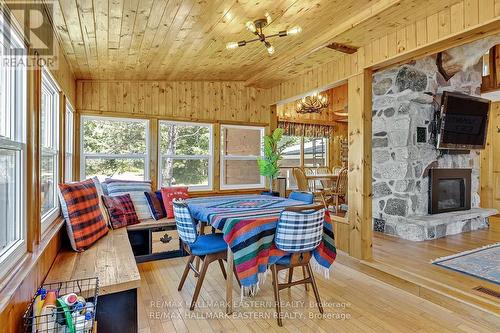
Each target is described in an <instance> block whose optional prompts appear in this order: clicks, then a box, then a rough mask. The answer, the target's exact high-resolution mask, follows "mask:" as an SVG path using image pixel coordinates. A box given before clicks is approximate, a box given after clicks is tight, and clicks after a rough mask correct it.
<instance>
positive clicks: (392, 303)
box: [138, 258, 500, 333]
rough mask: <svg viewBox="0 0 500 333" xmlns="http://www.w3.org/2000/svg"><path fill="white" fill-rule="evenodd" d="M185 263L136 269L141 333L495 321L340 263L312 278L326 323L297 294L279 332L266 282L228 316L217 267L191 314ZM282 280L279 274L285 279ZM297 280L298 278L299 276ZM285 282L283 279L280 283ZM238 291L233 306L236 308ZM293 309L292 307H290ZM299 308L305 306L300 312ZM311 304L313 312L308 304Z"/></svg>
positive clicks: (285, 296) (376, 328) (391, 328)
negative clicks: (466, 313) (182, 278)
mask: <svg viewBox="0 0 500 333" xmlns="http://www.w3.org/2000/svg"><path fill="white" fill-rule="evenodd" d="M185 260H186V258H176V259H169V260H161V261H155V262H148V263H143V264H139V265H138V266H139V270H140V274H141V278H142V280H141V287H140V288H139V297H138V302H139V305H138V308H139V328H140V330H139V331H140V332H141V333H149V332H155V333H157V332H164V333H167V332H315V333H318V332H349V333H351V332H439V333H442V332H495V331H498V328H499V327H500V319H498V321H497V320H493V321H492V320H484V319H483V318H480V317H477V318H475V317H472V318H471V317H466V316H464V315H463V313H460V312H454V311H450V310H448V309H445V308H442V307H440V306H438V305H436V304H434V303H431V302H429V301H426V300H424V299H422V298H419V297H417V296H414V295H412V294H410V293H407V292H405V291H402V290H400V289H397V288H395V287H393V286H390V285H388V284H385V283H383V282H380V281H378V280H376V279H374V278H372V277H369V276H368V275H365V274H363V273H360V272H358V271H356V270H354V269H351V268H349V267H347V266H345V265H342V264H340V263H338V262H337V263H335V264H334V268H333V271H332V273H331V276H330V279H325V278H323V277H320V276H319V274H316V278H317V282H318V288H319V291H320V294H321V298H322V302H323V303H324V309H325V318H316V317H315V316H319V311H318V309H317V307H316V306H315V304H314V295H313V294H312V290H311V288H309V291H308V292H307V291H305V290H304V288H303V287H302V286H297V287H293V288H292V289H291V290H288V291H282V293H281V296H282V302H285V303H287V304H284V306H283V312H284V313H285V315H287V316H286V317H285V318H284V319H283V325H284V326H283V328H279V327H278V326H277V323H276V319H275V318H274V317H273V316H274V313H275V312H274V303H273V300H274V298H273V292H272V287H271V281H270V280H271V279H270V277H269V279H268V281H266V283H265V284H264V286H263V287H262V289H261V290H260V292H259V294H258V295H257V297H255V298H253V299H245V300H244V302H243V303H241V304H237V305H236V306H235V312H234V314H233V315H232V316H229V317H226V316H225V312H224V310H225V308H224V297H225V296H224V295H225V292H224V286H225V284H224V280H223V278H222V274H221V272H220V270H219V268H218V267H217V265H215V266H214V267H210V270H209V272H208V274H207V277H206V279H205V282H204V285H203V288H202V291H201V294H200V299H199V302H200V304H199V305H198V306H197V308H196V309H195V310H194V311H192V312H190V311H189V303H190V301H191V297H192V295H193V289H194V283H195V279H194V278H193V276H192V274H190V275H189V277H188V279H187V281H186V284H185V286H184V289H183V290H182V291H181V292H178V291H177V285H178V283H179V279H180V276H181V273H182V270H183V268H184V265H185ZM283 273H284V272H283ZM296 275H298V276H296V277H295V278H299V277H300V274H296ZM281 278H282V279H284V278H285V276H284V275H282V276H281ZM238 296H239V288H238V286H237V284H235V287H234V298H235V301H236V302H239V297H238ZM294 302H295V303H294ZM298 302H305V304H299V303H298ZM310 302H311V304H310Z"/></svg>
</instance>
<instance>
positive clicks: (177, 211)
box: [172, 199, 198, 244]
mask: <svg viewBox="0 0 500 333" xmlns="http://www.w3.org/2000/svg"><path fill="white" fill-rule="evenodd" d="M172 205H173V209H174V216H175V225H176V226H177V232H178V233H179V237H180V238H181V239H182V241H183V242H184V243H187V244H192V243H194V242H195V241H196V238H197V237H198V234H197V233H196V226H195V222H194V220H193V218H192V217H191V213H190V212H189V208H188V206H187V204H186V202H185V201H183V200H177V199H175V200H174V201H173V202H172Z"/></svg>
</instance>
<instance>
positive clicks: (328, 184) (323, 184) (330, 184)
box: [316, 167, 334, 189]
mask: <svg viewBox="0 0 500 333" xmlns="http://www.w3.org/2000/svg"><path fill="white" fill-rule="evenodd" d="M316 172H317V173H318V174H329V173H330V172H331V171H330V169H328V167H318V168H317V169H316ZM320 183H321V187H322V188H323V189H331V188H332V187H333V185H334V184H333V181H331V180H328V179H321V180H320Z"/></svg>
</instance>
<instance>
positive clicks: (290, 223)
mask: <svg viewBox="0 0 500 333" xmlns="http://www.w3.org/2000/svg"><path fill="white" fill-rule="evenodd" d="M324 219H325V207H324V206H323V205H315V206H300V207H287V208H286V209H285V210H284V211H283V212H282V213H281V215H280V219H279V221H278V225H277V227H276V235H275V238H274V242H275V244H276V247H277V248H278V249H280V250H282V251H285V252H288V253H289V255H287V256H285V257H282V258H280V259H279V260H278V261H277V262H276V263H275V264H273V265H271V272H272V276H273V289H274V298H275V301H276V311H277V312H278V316H277V320H278V325H279V326H282V325H283V324H282V321H281V303H280V295H279V292H280V290H281V289H286V288H290V287H293V286H296V285H300V284H304V285H305V286H307V285H308V284H311V285H312V289H313V291H314V297H315V298H316V303H317V305H318V308H319V312H320V313H323V307H322V306H321V300H320V297H319V292H318V287H317V285H316V280H315V279H314V275H313V272H312V269H311V264H310V259H311V256H312V252H313V251H314V250H315V249H316V248H317V247H318V246H319V245H320V244H321V240H322V238H323V221H324ZM294 267H302V270H303V273H304V278H303V279H301V280H297V281H292V279H293V268H294ZM284 269H288V270H289V274H288V282H287V283H279V281H278V272H279V271H280V270H284ZM306 273H307V274H306ZM306 290H307V288H306Z"/></svg>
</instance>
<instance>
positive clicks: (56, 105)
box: [40, 68, 61, 234]
mask: <svg viewBox="0 0 500 333" xmlns="http://www.w3.org/2000/svg"><path fill="white" fill-rule="evenodd" d="M44 89H45V90H46V91H47V92H48V93H49V94H51V95H52V96H51V98H52V111H51V112H52V114H51V116H52V119H51V128H50V131H49V132H50V135H51V140H50V141H51V142H50V147H44V145H43V136H44V133H43V132H42V127H41V123H40V137H41V141H40V150H41V152H40V153H41V154H40V162H41V160H42V159H43V156H44V155H50V156H52V159H53V162H54V167H55V170H54V197H53V200H54V203H55V207H54V208H52V209H51V210H49V211H48V212H46V213H45V214H42V213H41V211H40V214H42V215H41V224H42V234H43V233H44V232H45V230H47V229H48V227H49V226H50V225H51V224H52V222H54V221H55V220H56V218H57V217H59V215H60V206H59V197H58V192H57V191H58V190H57V183H59V180H60V176H61V166H60V163H59V156H60V155H59V154H61V151H60V140H61V137H60V130H59V122H60V112H61V111H60V105H61V98H60V97H61V94H60V93H61V89H60V88H59V86H58V84H57V83H56V81H55V80H54V78H53V77H52V75H51V74H50V73H49V72H48V70H47V69H45V68H43V69H42V82H41V89H40V94H43V90H44ZM40 98H41V97H40ZM40 107H41V108H43V105H41V106H40ZM40 114H41V115H42V111H41V110H40ZM40 168H41V163H40ZM40 177H41V173H40ZM40 184H41V180H40ZM40 192H41V189H40ZM40 209H41V207H40Z"/></svg>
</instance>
